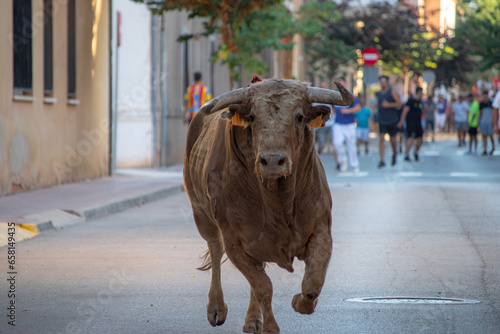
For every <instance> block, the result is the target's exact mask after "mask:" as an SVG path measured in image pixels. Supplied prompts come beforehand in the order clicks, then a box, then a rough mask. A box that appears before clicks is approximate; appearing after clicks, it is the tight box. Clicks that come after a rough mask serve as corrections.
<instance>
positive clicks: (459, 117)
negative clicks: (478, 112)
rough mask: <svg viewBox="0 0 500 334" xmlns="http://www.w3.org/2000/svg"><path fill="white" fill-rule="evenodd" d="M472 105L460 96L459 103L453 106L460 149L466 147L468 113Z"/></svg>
mask: <svg viewBox="0 0 500 334" xmlns="http://www.w3.org/2000/svg"><path fill="white" fill-rule="evenodd" d="M469 108H470V104H469V102H467V100H465V99H464V96H463V95H459V96H458V101H457V102H455V103H454V104H453V114H454V121H455V129H456V130H457V134H458V147H461V146H465V136H466V134H467V129H468V125H467V113H468V112H469Z"/></svg>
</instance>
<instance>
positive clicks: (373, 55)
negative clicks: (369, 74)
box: [361, 46, 380, 66]
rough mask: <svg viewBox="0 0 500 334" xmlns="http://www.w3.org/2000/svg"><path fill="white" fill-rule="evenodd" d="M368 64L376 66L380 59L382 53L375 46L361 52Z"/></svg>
mask: <svg viewBox="0 0 500 334" xmlns="http://www.w3.org/2000/svg"><path fill="white" fill-rule="evenodd" d="M361 55H362V57H363V61H364V63H365V65H366V66H374V65H375V64H376V63H377V62H378V61H379V59H380V53H379V52H378V50H377V49H375V48H374V47H373V46H369V47H367V48H366V49H364V50H363V51H362V52H361Z"/></svg>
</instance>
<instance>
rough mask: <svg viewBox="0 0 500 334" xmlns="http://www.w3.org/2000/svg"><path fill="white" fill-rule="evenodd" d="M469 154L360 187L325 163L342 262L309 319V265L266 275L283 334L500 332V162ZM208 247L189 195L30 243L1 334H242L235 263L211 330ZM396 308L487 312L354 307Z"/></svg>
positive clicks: (0, 292) (241, 282)
mask: <svg viewBox="0 0 500 334" xmlns="http://www.w3.org/2000/svg"><path fill="white" fill-rule="evenodd" d="M457 152H458V153H457ZM460 153H461V152H460V151H457V149H456V147H455V143H454V142H440V143H437V144H427V145H426V146H425V147H424V149H423V151H422V154H421V159H420V161H419V162H410V163H408V162H403V161H402V157H400V159H399V160H400V161H398V164H397V165H396V166H394V167H387V168H385V169H382V170H379V169H377V168H376V165H377V163H378V157H377V154H376V152H375V151H373V153H371V154H370V155H368V156H361V173H360V174H358V175H353V174H351V173H349V172H346V173H343V174H338V173H337V172H335V171H334V168H333V167H334V166H333V164H334V163H333V158H331V156H329V155H324V156H323V161H324V165H325V169H326V170H327V174H328V179H329V182H330V185H331V189H332V194H333V201H334V207H333V231H332V233H333V239H334V253H333V256H332V260H331V264H330V267H329V271H328V275H327V280H326V284H325V287H324V289H323V292H322V294H321V296H320V298H319V303H318V306H317V308H316V312H315V313H314V314H312V315H309V316H306V315H300V314H298V313H295V312H294V311H293V309H292V307H291V300H292V297H293V295H294V294H295V293H298V292H300V284H301V279H302V274H303V269H304V267H303V264H302V263H301V262H300V261H296V262H295V272H294V273H293V274H290V273H288V272H286V271H285V270H283V269H280V268H279V267H277V266H276V265H270V266H269V267H268V268H267V272H268V274H269V276H270V277H271V279H272V281H273V283H274V299H273V307H274V313H275V316H276V319H277V321H278V324H279V325H280V327H281V332H282V333H293V334H295V333H314V334H322V333H500V284H499V279H500V201H499V198H500V157H499V156H493V157H482V156H465V155H463V154H460ZM159 182H161V180H159ZM205 248H206V246H205V243H204V241H203V240H202V239H201V237H200V236H199V235H198V233H197V231H196V228H195V227H194V222H193V220H192V214H191V209H190V206H189V202H188V200H187V198H186V195H185V194H184V193H181V194H179V195H176V196H172V197H168V198H167V199H164V200H161V201H158V202H154V203H151V204H148V205H145V206H142V207H137V208H133V209H130V210H128V211H125V212H122V213H120V214H115V215H112V216H108V217H104V218H102V219H98V220H94V221H90V222H86V223H83V224H80V225H76V226H72V227H69V228H66V229H64V230H60V231H57V232H49V233H46V234H43V235H40V236H38V237H36V238H35V239H32V240H27V241H23V242H21V243H19V244H17V246H16V251H17V263H16V266H17V268H16V269H17V270H18V275H17V277H16V284H15V289H16V326H15V327H12V326H9V325H8V323H7V322H8V318H7V317H6V315H7V313H8V312H9V311H8V310H7V307H8V306H9V305H8V298H7V294H8V291H7V290H8V288H9V285H8V284H5V282H6V279H7V278H6V276H7V274H6V273H7V271H8V267H7V263H6V258H7V249H6V248H2V249H0V258H1V260H0V264H1V266H0V272H1V274H0V277H2V282H3V283H2V284H0V309H1V310H2V311H1V312H0V313H1V314H2V316H1V317H0V333H23V334H25V333H26V334H30V333H37V334H38V333H120V334H122V333H123V334H125V333H131V334H132V333H134V334H135V333H173V334H180V333H240V332H241V328H242V326H243V322H244V318H245V313H246V308H247V306H248V300H249V293H250V292H249V286H248V283H247V282H246V281H245V279H244V278H243V276H242V275H241V274H240V273H239V272H238V271H237V270H236V269H235V268H234V267H233V265H232V264H231V263H229V261H228V262H226V263H225V264H224V265H223V266H222V273H223V282H222V284H223V289H224V294H225V300H226V303H227V304H228V306H229V313H228V318H227V321H226V323H225V324H224V325H223V326H221V327H217V328H212V327H211V326H210V325H209V323H208V322H207V320H206V309H205V304H206V303H207V293H208V287H209V282H210V273H209V272H200V271H197V270H195V267H197V266H199V265H200V263H201V261H200V259H199V256H200V255H202V253H203V252H204V250H205ZM399 296H404V297H435V298H437V297H440V298H448V299H452V298H457V299H467V300H469V299H471V300H477V301H480V302H481V303H477V304H464V305H447V304H419V303H415V302H413V303H399V304H388V303H358V302H350V301H345V300H346V299H348V298H364V297H399Z"/></svg>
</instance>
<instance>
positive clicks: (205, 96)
mask: <svg viewBox="0 0 500 334" xmlns="http://www.w3.org/2000/svg"><path fill="white" fill-rule="evenodd" d="M193 77H194V84H193V85H192V86H189V87H188V88H187V89H186V94H184V113H183V114H182V122H183V123H184V124H188V125H189V124H190V123H191V121H192V120H193V117H194V116H195V115H196V113H197V112H198V111H200V109H201V107H202V106H203V105H204V104H205V103H206V102H207V101H210V100H211V99H212V94H211V93H210V88H208V87H207V86H203V84H202V79H203V78H202V74H201V72H195V73H194V76H193Z"/></svg>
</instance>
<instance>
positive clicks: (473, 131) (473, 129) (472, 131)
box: [469, 126, 477, 136]
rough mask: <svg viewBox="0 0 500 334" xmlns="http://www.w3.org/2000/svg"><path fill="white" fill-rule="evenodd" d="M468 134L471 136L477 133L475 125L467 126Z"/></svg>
mask: <svg viewBox="0 0 500 334" xmlns="http://www.w3.org/2000/svg"><path fill="white" fill-rule="evenodd" d="M469 134H470V135H471V136H475V135H477V127H476V128H473V127H472V126H471V127H470V128H469Z"/></svg>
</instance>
